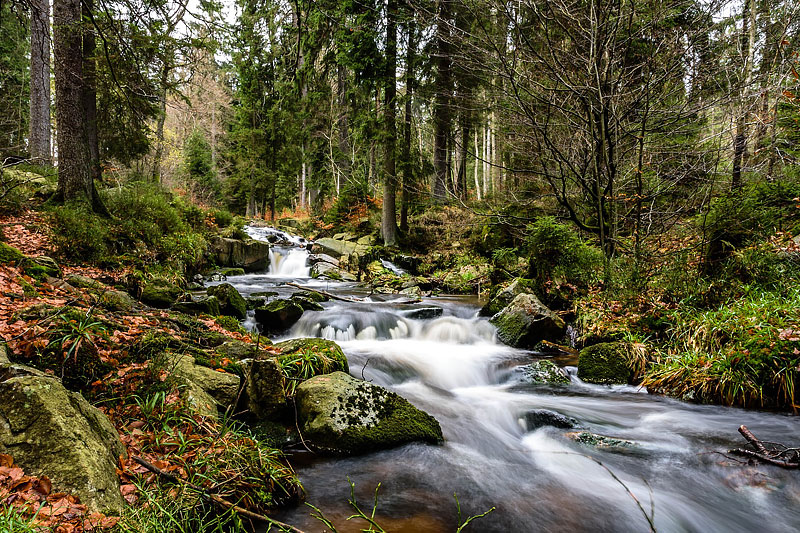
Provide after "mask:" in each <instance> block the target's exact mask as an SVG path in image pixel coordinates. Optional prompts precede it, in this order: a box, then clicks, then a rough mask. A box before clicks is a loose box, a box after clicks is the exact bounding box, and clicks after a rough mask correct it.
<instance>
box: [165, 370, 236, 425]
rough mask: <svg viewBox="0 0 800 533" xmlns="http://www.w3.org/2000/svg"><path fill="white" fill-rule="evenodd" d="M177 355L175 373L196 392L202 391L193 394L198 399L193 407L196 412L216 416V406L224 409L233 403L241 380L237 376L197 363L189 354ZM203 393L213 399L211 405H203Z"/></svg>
mask: <svg viewBox="0 0 800 533" xmlns="http://www.w3.org/2000/svg"><path fill="white" fill-rule="evenodd" d="M177 357H178V359H177V360H176V362H175V364H174V368H175V374H176V375H178V376H179V377H181V378H183V379H184V380H186V381H187V382H188V385H189V388H190V389H195V391H196V392H199V391H202V393H201V394H197V393H196V394H195V398H196V399H197V400H198V402H196V405H195V408H197V410H198V412H200V413H201V414H204V415H205V414H208V415H212V416H216V409H217V408H219V409H221V410H225V409H227V408H228V407H229V406H231V405H233V403H234V402H235V401H236V397H237V396H238V393H239V383H240V381H241V380H240V378H239V376H236V375H234V374H229V373H227V372H218V371H217V370H214V369H211V368H208V367H205V366H203V365H199V364H197V363H196V361H195V358H194V357H192V356H189V355H179V356H177ZM203 393H204V394H203ZM204 395H208V396H210V397H211V398H212V399H213V402H214V403H213V405H211V406H210V407H209V406H207V405H205V403H207V402H205V403H203V402H204V400H205V397H204Z"/></svg>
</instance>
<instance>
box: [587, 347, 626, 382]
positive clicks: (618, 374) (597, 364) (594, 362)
mask: <svg viewBox="0 0 800 533" xmlns="http://www.w3.org/2000/svg"><path fill="white" fill-rule="evenodd" d="M629 362H630V348H629V345H628V344H627V343H625V342H601V343H600V344H595V345H593V346H588V347H586V348H584V349H583V350H581V352H580V354H579V355H578V377H579V378H580V379H582V380H583V381H586V382H587V383H596V384H599V385H613V384H622V385H624V384H626V383H630V382H631V380H632V378H633V370H632V369H631V367H630V364H629Z"/></svg>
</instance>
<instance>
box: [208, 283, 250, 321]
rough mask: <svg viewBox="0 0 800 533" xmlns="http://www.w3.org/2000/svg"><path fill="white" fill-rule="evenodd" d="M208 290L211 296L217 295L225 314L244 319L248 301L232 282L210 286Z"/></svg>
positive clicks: (221, 311)
mask: <svg viewBox="0 0 800 533" xmlns="http://www.w3.org/2000/svg"><path fill="white" fill-rule="evenodd" d="M206 292H207V293H208V295H209V296H216V297H217V299H218V300H219V311H220V313H221V314H223V315H227V316H232V317H235V318H239V319H243V318H245V317H246V316H247V302H245V300H244V298H242V295H241V294H239V291H237V290H236V288H235V287H234V286H233V285H231V284H230V283H222V284H220V285H215V286H213V287H209V288H208V289H207V290H206Z"/></svg>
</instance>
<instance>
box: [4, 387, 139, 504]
mask: <svg viewBox="0 0 800 533" xmlns="http://www.w3.org/2000/svg"><path fill="white" fill-rule="evenodd" d="M0 398H2V399H3V403H2V409H0V453H5V454H9V455H11V456H13V457H14V461H15V462H16V464H18V465H19V466H20V467H21V468H23V469H25V471H26V473H28V474H30V475H36V476H42V475H47V476H48V477H49V478H50V479H51V480H52V482H53V489H54V492H58V491H64V492H69V493H72V494H75V495H77V496H78V497H80V500H81V503H82V504H85V505H86V506H87V507H88V508H89V510H90V511H99V512H107V513H109V514H119V513H121V512H122V510H123V507H124V501H123V499H122V495H121V494H120V485H119V478H118V477H117V473H116V466H117V461H118V460H119V457H120V456H123V457H124V456H126V455H127V454H126V452H125V447H124V446H123V445H122V443H121V442H120V439H119V435H118V434H117V430H116V429H115V428H114V426H113V425H111V423H110V422H109V421H108V418H106V416H105V415H104V414H103V413H102V412H100V411H99V410H98V409H96V408H94V407H92V406H91V405H89V403H88V402H87V401H86V400H85V399H84V398H83V396H81V395H80V394H77V393H74V392H69V391H68V390H66V389H65V388H64V386H63V385H62V384H61V383H59V381H58V380H57V379H55V378H51V377H41V376H22V377H14V378H11V379H8V380H6V381H3V382H2V383H0ZM33 414H35V416H32V415H33Z"/></svg>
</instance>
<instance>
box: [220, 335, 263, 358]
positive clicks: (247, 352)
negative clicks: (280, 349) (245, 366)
mask: <svg viewBox="0 0 800 533" xmlns="http://www.w3.org/2000/svg"><path fill="white" fill-rule="evenodd" d="M259 341H260V343H261V345H262V346H264V345H268V344H270V340H269V339H267V338H265V337H261V338H260V339H259ZM214 350H215V351H216V352H217V353H218V354H219V355H220V356H222V357H227V358H228V359H231V360H233V361H240V360H242V359H247V358H248V357H253V356H255V355H256V354H257V352H256V345H255V344H248V343H246V342H242V341H236V340H230V341H227V342H223V343H222V344H220V345H219V346H217V347H216V348H215V349H214Z"/></svg>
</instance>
